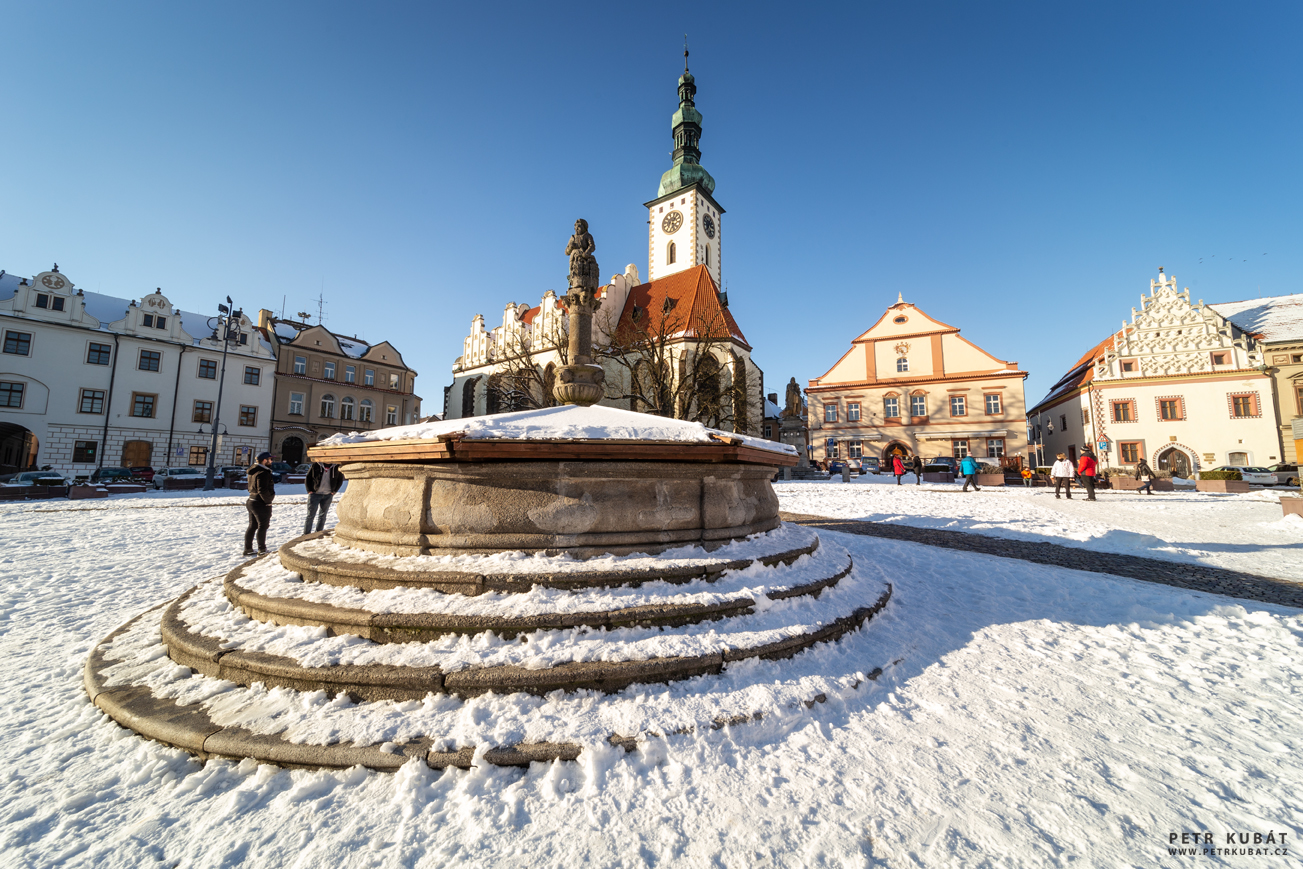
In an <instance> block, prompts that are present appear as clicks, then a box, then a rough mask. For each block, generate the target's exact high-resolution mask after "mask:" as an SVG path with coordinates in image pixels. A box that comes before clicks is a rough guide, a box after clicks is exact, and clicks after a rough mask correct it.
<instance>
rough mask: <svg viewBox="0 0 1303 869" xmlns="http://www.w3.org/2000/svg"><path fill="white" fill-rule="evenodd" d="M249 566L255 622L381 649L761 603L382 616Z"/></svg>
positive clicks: (701, 618) (249, 607) (813, 590)
mask: <svg viewBox="0 0 1303 869" xmlns="http://www.w3.org/2000/svg"><path fill="white" fill-rule="evenodd" d="M253 563H255V562H248V563H246V564H242V565H240V566H239V567H237V568H235V569H234V570H232V571H231V572H230V573H228V574H227V575H226V579H225V580H224V583H223V590H224V592H225V594H226V599H227V600H229V601H230V602H231V604H232V605H233V606H235V607H236V608H237V609H239V610H240V611H241V612H243V613H244V614H245V615H246V616H248V617H249V618H251V619H255V620H257V621H261V622H270V623H272V624H276V625H303V626H320V627H325V628H328V629H330V630H331V631H332V632H333V633H336V634H352V635H355V636H359V637H365V638H366V639H368V640H371V641H373V642H377V643H423V642H428V641H430V640H433V639H435V638H436V637H440V636H443V635H445V634H478V633H483V632H486V631H491V632H493V633H495V634H497V635H498V636H501V637H505V638H507V639H513V638H515V637H516V636H517V635H518V634H521V633H528V632H532V631H538V630H556V629H562V628H575V627H592V628H622V627H650V626H655V625H664V626H667V627H674V626H680V625H688V624H698V623H701V622H705V621H713V620H717V619H722V618H728V617H733V616H740V615H748V614H750V613H752V612H754V611H755V607H756V598H755V597H753V596H752V595H749V594H741V595H738V596H736V597H731V598H729V599H726V600H723V601H713V602H709V603H686V604H676V603H673V602H669V601H667V602H665V603H656V604H647V605H641V606H631V607H623V608H618V609H605V610H592V611H588V612H584V611H580V612H556V613H538V614H534V615H528V616H520V617H503V616H490V615H457V614H448V613H438V612H423V613H378V612H372V611H370V610H366V609H361V608H352V607H341V606H335V605H333V604H329V603H322V602H316V601H310V600H303V599H301V598H296V597H288V596H273V595H267V594H261V593H258V592H255V591H251V590H249V589H248V588H246V587H245V586H244V585H242V584H241V581H240V580H241V579H242V577H243V575H244V573H245V571H246V570H247V569H248V568H249V567H250V566H251V565H252V564H253ZM853 567H854V562H853V561H852V560H851V557H850V556H849V555H846V556H845V561H844V563H842V564H841V566H840V569H836V568H837V565H835V564H834V565H830V566H829V567H828V570H835V572H833V573H831V575H828V576H824V577H821V578H819V579H814V580H810V581H807V582H802V583H800V584H797V585H793V586H789V587H785V588H780V589H776V590H773V591H770V592H768V593H767V594H766V596H767V597H768V598H770V599H771V600H787V599H791V598H795V597H801V596H805V595H816V596H817V595H818V594H819V593H820V592H822V591H823V590H824V589H825V588H828V587H830V586H833V585H835V584H836V583H837V582H838V581H839V580H840V579H842V578H843V577H845V576H846V575H847V574H849V573H850V572H851V569H852V568H853Z"/></svg>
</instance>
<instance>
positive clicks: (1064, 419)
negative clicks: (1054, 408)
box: [1059, 413, 1068, 432]
mask: <svg viewBox="0 0 1303 869" xmlns="http://www.w3.org/2000/svg"><path fill="white" fill-rule="evenodd" d="M1067 430H1068V415H1067V414H1065V413H1061V414H1059V431H1061V432H1065V431H1067Z"/></svg>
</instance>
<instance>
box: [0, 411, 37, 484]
mask: <svg viewBox="0 0 1303 869" xmlns="http://www.w3.org/2000/svg"><path fill="white" fill-rule="evenodd" d="M39 447H40V444H39V443H38V442H37V439H36V435H34V434H32V432H31V431H30V430H28V429H26V428H23V427H22V426H21V425H17V424H15V423H12V422H0V474H12V473H13V472H15V471H22V470H26V469H27V468H30V467H32V466H33V465H35V464H36V455H37V453H38V452H39Z"/></svg>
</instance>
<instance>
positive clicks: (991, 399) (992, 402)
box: [986, 393, 1000, 414]
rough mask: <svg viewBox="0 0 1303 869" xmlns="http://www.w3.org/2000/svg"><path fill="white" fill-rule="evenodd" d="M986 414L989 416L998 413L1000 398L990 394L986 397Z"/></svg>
mask: <svg viewBox="0 0 1303 869" xmlns="http://www.w3.org/2000/svg"><path fill="white" fill-rule="evenodd" d="M986 412H987V413H989V414H998V413H1000V396H999V395H998V394H995V393H992V394H990V395H987V396H986Z"/></svg>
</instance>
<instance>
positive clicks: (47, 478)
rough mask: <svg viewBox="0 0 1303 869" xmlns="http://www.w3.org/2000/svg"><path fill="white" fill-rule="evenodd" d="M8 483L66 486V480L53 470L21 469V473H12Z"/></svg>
mask: <svg viewBox="0 0 1303 869" xmlns="http://www.w3.org/2000/svg"><path fill="white" fill-rule="evenodd" d="M9 483H10V485H27V486H66V485H68V481H67V480H65V479H64V478H63V476H62V475H61V474H59V473H57V472H55V471H23V472H22V473H21V474H14V476H13V477H11V478H10V480H9Z"/></svg>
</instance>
